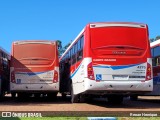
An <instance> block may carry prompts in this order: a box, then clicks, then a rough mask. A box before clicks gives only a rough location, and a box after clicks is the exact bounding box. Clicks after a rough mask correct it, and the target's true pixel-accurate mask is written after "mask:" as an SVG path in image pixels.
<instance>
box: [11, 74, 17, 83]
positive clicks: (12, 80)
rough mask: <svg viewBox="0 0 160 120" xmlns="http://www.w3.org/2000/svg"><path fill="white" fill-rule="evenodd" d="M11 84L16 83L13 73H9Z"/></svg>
mask: <svg viewBox="0 0 160 120" xmlns="http://www.w3.org/2000/svg"><path fill="white" fill-rule="evenodd" d="M11 82H12V83H16V80H15V74H14V71H12V72H11Z"/></svg>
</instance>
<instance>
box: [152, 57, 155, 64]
mask: <svg viewBox="0 0 160 120" xmlns="http://www.w3.org/2000/svg"><path fill="white" fill-rule="evenodd" d="M152 66H156V59H155V58H152Z"/></svg>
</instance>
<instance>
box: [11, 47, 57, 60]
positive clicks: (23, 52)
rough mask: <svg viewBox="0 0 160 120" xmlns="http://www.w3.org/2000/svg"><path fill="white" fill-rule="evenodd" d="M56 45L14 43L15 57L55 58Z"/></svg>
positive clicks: (22, 58) (24, 58)
mask: <svg viewBox="0 0 160 120" xmlns="http://www.w3.org/2000/svg"><path fill="white" fill-rule="evenodd" d="M55 55H56V46H54V45H52V44H20V45H14V53H13V56H14V58H16V59H18V60H27V59H28V60H29V59H46V60H54V59H55Z"/></svg>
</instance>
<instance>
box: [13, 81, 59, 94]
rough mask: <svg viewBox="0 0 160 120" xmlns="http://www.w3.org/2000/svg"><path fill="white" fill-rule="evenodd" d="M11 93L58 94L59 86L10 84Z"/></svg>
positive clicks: (55, 84)
mask: <svg viewBox="0 0 160 120" xmlns="http://www.w3.org/2000/svg"><path fill="white" fill-rule="evenodd" d="M10 91H11V92H56V91H57V92H58V91H59V84H58V83H53V84H15V83H11V84H10Z"/></svg>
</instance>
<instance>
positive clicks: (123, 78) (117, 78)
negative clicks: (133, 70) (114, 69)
mask: <svg viewBox="0 0 160 120" xmlns="http://www.w3.org/2000/svg"><path fill="white" fill-rule="evenodd" d="M113 79H114V80H128V75H113Z"/></svg>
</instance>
